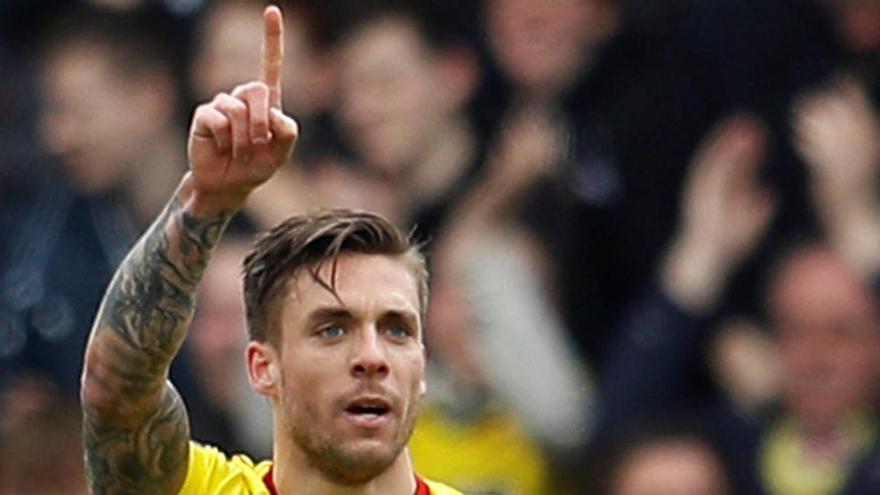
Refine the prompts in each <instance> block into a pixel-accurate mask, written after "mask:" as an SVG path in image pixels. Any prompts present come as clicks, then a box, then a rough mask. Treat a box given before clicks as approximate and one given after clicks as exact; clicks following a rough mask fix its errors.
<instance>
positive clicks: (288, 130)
mask: <svg viewBox="0 0 880 495" xmlns="http://www.w3.org/2000/svg"><path fill="white" fill-rule="evenodd" d="M269 129H270V130H271V131H272V142H271V144H270V150H271V153H272V156H273V157H274V158H275V159H276V161H277V162H278V163H284V162H286V161H287V160H289V159H290V156H291V154H292V153H293V146H294V144H296V140H297V138H298V137H299V124H297V123H296V120H294V119H293V118H292V117H290V116H289V115H285V114H284V113H283V112H282V111H281V110H279V109H277V108H272V109H271V110H270V112H269Z"/></svg>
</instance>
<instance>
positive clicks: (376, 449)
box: [82, 6, 458, 495]
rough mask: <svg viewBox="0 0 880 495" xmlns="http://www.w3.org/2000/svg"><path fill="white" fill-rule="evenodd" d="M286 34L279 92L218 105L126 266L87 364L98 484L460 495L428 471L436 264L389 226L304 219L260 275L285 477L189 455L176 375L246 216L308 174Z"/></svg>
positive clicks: (256, 378)
mask: <svg viewBox="0 0 880 495" xmlns="http://www.w3.org/2000/svg"><path fill="white" fill-rule="evenodd" d="M282 37H283V35H282V19H281V12H280V10H278V8H277V7H274V6H270V7H268V8H267V9H266V11H265V13H264V40H263V58H262V78H261V80H260V81H254V82H250V83H247V84H244V85H241V86H238V87H237V88H235V90H234V91H232V93H231V94H220V95H218V96H216V97H215V98H214V100H213V101H211V102H210V103H208V104H205V105H202V106H200V107H199V108H198V109H197V110H196V112H195V116H194V117H193V123H192V127H191V131H190V136H189V146H188V153H189V165H190V171H189V172H188V173H187V174H186V175H185V176H184V178H183V179H182V181H181V183H180V186H179V187H178V189H177V192H176V193H175V195H174V197H173V199H172V200H171V202H170V203H169V204H168V206H167V207H166V209H165V211H164V212H163V213H162V214H161V215H160V216H159V218H158V219H157V220H156V222H155V223H154V224H153V226H152V227H151V228H150V229H149V230H148V231H147V233H146V234H145V235H144V236H143V238H142V239H141V240H140V242H139V243H138V244H137V245H136V246H135V247H134V249H133V250H132V251H131V253H130V254H129V255H128V257H127V258H126V259H125V261H124V262H123V263H122V265H121V266H120V268H119V270H118V271H117V273H116V275H115V277H114V279H113V281H112V282H111V285H110V287H109V289H108V291H107V294H106V296H105V298H104V302H103V304H102V306H101V309H100V311H99V313H98V316H97V318H96V321H95V324H94V328H93V330H92V334H91V337H90V340H89V343H88V347H87V349H86V357H85V366H84V371H83V377H82V403H83V409H84V413H85V433H84V434H85V448H86V464H87V471H88V479H89V483H90V487H91V490H92V491H93V492H95V493H101V494H104V493H144V494H176V493H181V494H199V495H210V494H224V495H226V494H233V495H235V494H273V493H277V494H284V495H296V494H309V495H320V494H341V493H345V494H382V495H411V494H417V495H426V494H432V495H455V494H458V492H456V491H455V490H452V489H450V488H448V487H445V486H443V485H441V484H438V483H434V482H430V481H424V480H421V479H420V478H418V477H417V476H416V475H415V474H414V473H413V470H412V467H411V463H410V459H409V455H408V453H407V450H406V443H407V441H408V439H409V436H410V433H411V432H412V429H413V426H414V423H415V420H416V417H417V416H418V412H419V404H420V402H421V399H422V397H423V396H424V394H425V351H424V347H423V345H422V321H423V318H424V314H425V309H426V304H427V288H426V287H427V272H426V270H425V263H424V258H423V257H422V255H421V254H420V253H419V252H418V249H417V247H414V246H413V245H411V244H410V242H409V241H408V239H407V237H406V236H404V235H402V234H401V233H400V232H399V231H398V230H396V229H395V228H394V227H393V226H391V225H390V224H389V223H388V222H387V221H385V220H384V219H382V218H381V217H378V216H375V215H371V214H367V213H354V212H350V211H341V210H334V211H329V212H324V213H320V214H315V215H312V216H308V217H295V218H291V219H289V220H288V221H286V222H284V223H282V224H281V225H280V226H278V227H277V228H275V229H274V230H272V231H271V232H269V233H268V234H266V235H265V236H263V237H262V238H261V239H260V240H259V241H258V242H257V244H256V246H255V248H254V249H253V251H252V252H251V253H250V254H249V255H248V256H247V258H246V260H245V276H244V278H245V281H244V285H245V303H246V306H247V321H248V331H249V336H250V342H249V344H248V347H247V352H246V360H247V371H248V378H249V381H250V383H251V386H252V387H253V388H254V389H255V390H256V391H257V392H259V393H261V394H263V395H265V396H266V397H268V398H269V400H270V402H271V404H272V410H273V426H274V436H273V445H274V456H273V460H272V461H271V462H270V461H265V462H261V463H258V464H255V463H253V462H251V461H250V460H249V459H247V458H245V457H242V456H236V457H233V458H231V459H229V458H227V457H226V456H225V455H224V454H222V453H220V452H219V451H217V450H216V449H212V448H210V447H206V446H202V445H199V444H197V443H194V442H192V441H191V440H190V438H189V425H188V423H187V416H186V409H185V407H184V404H183V401H182V399H181V397H180V396H179V395H178V393H177V392H176V390H175V389H174V387H173V386H172V385H171V384H170V383H168V381H167V376H168V369H169V366H170V365H171V361H172V360H173V358H174V356H175V354H176V353H177V351H178V350H179V348H180V345H181V343H182V341H183V339H184V338H185V336H186V329H187V326H188V323H189V321H190V318H191V316H192V310H193V301H194V298H195V290H196V286H197V285H198V283H199V281H200V279H201V276H202V273H203V270H204V268H205V265H206V264H207V262H208V259H209V257H210V255H211V252H212V250H213V248H214V246H215V245H216V243H217V241H218V239H219V238H220V236H221V234H222V233H223V230H224V227H225V226H226V224H227V222H228V220H229V218H230V217H231V215H232V214H233V213H234V212H235V211H237V210H238V209H239V208H241V206H242V205H243V203H244V202H245V200H246V198H247V197H248V195H249V194H250V193H251V192H252V191H253V190H254V189H255V188H256V187H257V186H259V185H260V184H262V183H263V182H265V181H266V180H268V179H269V178H270V177H272V175H273V174H274V173H275V172H276V171H277V170H278V168H279V167H281V166H282V165H283V164H284V163H285V162H287V161H288V159H289V158H290V154H291V151H292V149H293V145H294V143H295V141H296V138H297V132H298V131H297V124H296V123H295V122H294V121H293V120H292V119H291V118H290V117H288V116H286V115H284V114H283V113H282V111H281V110H280V109H281V90H280V88H281V59H282V57H281V51H282V48H281V44H282Z"/></svg>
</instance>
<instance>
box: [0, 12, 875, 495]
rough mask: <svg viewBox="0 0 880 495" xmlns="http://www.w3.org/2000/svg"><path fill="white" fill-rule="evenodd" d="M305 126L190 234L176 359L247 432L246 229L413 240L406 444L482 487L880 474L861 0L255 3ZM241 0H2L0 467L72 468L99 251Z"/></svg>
mask: <svg viewBox="0 0 880 495" xmlns="http://www.w3.org/2000/svg"><path fill="white" fill-rule="evenodd" d="M277 3H279V4H280V6H281V7H282V10H284V12H285V21H286V23H287V26H286V58H287V60H286V62H285V75H284V85H285V88H284V91H285V107H286V108H285V110H287V111H288V112H289V113H291V114H292V115H294V116H295V117H296V118H297V119H298V121H299V122H300V126H301V129H302V133H301V134H302V138H301V141H300V143H299V145H298V148H297V150H296V153H295V156H294V158H293V160H292V163H291V164H290V166H288V167H286V168H284V169H283V170H282V171H281V172H280V173H279V175H278V176H277V177H276V178H274V179H273V181H271V182H270V183H269V184H267V185H266V186H264V187H263V188H262V189H260V190H259V191H258V192H257V193H255V195H254V196H253V197H252V199H251V201H250V202H249V204H248V206H247V207H246V209H245V211H243V212H242V213H241V214H240V215H239V216H238V217H237V218H236V219H235V220H234V222H233V225H232V226H231V228H230V231H229V234H228V235H227V236H226V238H224V241H223V242H222V243H221V245H220V247H219V249H218V253H217V255H216V256H215V258H214V259H213V260H212V261H211V264H210V267H209V271H208V273H207V275H206V278H205V280H204V283H203V284H202V289H201V292H200V295H199V298H200V303H199V306H198V310H197V315H196V318H195V321H194V323H193V326H192V329H191V332H190V336H189V338H188V341H187V344H186V346H185V348H184V350H183V352H182V354H181V356H180V357H179V358H178V360H177V362H176V364H175V367H174V369H173V377H172V378H173V380H174V381H175V383H176V384H177V386H178V388H179V389H180V390H181V393H182V395H183V397H185V399H186V400H187V407H188V409H189V412H190V415H191V423H192V427H193V435H194V437H195V438H196V439H197V440H199V441H202V442H206V443H211V444H215V445H218V446H220V447H221V448H223V449H225V450H227V451H231V452H246V453H248V454H250V455H252V456H256V457H260V456H268V455H270V454H271V452H270V449H271V445H270V440H271V431H270V428H271V422H270V421H269V411H268V407H267V406H265V404H264V403H263V401H262V400H260V399H259V398H258V397H256V396H255V395H254V393H253V392H251V391H250V390H249V389H248V386H247V384H246V381H245V379H244V366H243V352H242V351H243V349H244V345H245V340H244V339H245V332H244V318H243V307H242V302H241V294H240V282H239V270H240V268H239V266H240V263H241V260H242V257H243V255H244V253H245V252H246V250H247V249H248V246H249V244H250V242H251V239H252V238H253V235H254V234H255V233H256V232H258V231H260V230H262V229H266V228H269V227H271V226H272V225H274V224H275V223H276V222H278V221H279V220H281V219H283V218H285V217H286V216H288V215H291V214H295V213H298V212H303V211H307V210H311V209H314V208H319V207H326V206H345V207H352V208H362V209H369V210H373V211H377V212H380V213H382V214H384V215H386V216H387V217H388V218H390V219H392V220H393V221H394V222H395V223H396V224H398V225H399V226H400V227H401V228H403V229H407V230H410V231H412V232H413V235H414V236H415V237H416V238H418V239H419V240H422V241H424V242H427V243H428V244H427V252H428V256H429V261H430V264H431V268H432V273H433V279H432V286H431V291H432V304H431V308H430V312H429V315H428V321H427V325H426V340H427V346H428V351H429V361H430V378H429V396H428V399H427V401H426V404H425V407H424V413H423V416H422V419H421V421H420V423H419V426H418V428H417V431H416V433H415V435H414V437H413V439H412V442H411V449H412V452H413V457H414V462H415V464H416V468H417V470H418V472H420V473H421V474H422V475H423V476H426V477H429V478H436V479H440V480H444V481H446V482H448V483H449V484H451V485H453V486H456V487H458V488H460V489H462V490H464V491H465V492H468V493H480V494H495V495H541V494H550V495H552V494H562V495H566V494H598V495H606V494H607V495H734V494H744V495H752V494H767V495H860V494H865V495H876V494H878V493H880V447H878V445H880V443H878V442H880V440H878V434H880V429H878V427H880V423H878V415H877V405H878V385H880V307H878V297H880V189H878V183H877V176H878V168H880V113H878V109H880V107H878V104H880V1H877V0H479V1H478V0H446V1H440V0H409V1H404V0H399V1H398V0H384V1H383V0H358V1H353V0H349V1H346V0H283V1H279V2H277ZM263 4H264V2H259V1H249V0H214V1H208V0H79V1H74V0H2V1H0V72H2V77H0V232H2V234H0V397H2V399H0V494H2V495H12V494H35V495H42V494H62V493H63V494H78V493H85V483H84V480H83V472H82V471H83V469H82V450H81V448H80V447H79V443H80V441H79V437H80V434H79V430H80V426H79V412H78V411H79V407H78V404H77V401H78V383H79V375H80V366H81V358H82V352H83V349H84V346H85V339H86V337H87V335H88V332H89V326H90V322H91V320H92V318H93V315H94V314H95V312H96V310H97V305H98V303H99V301H100V298H101V296H102V294H103V291H104V288H105V287H106V285H107V283H108V282H109V278H110V277H111V275H112V273H113V270H114V269H115V267H116V266H117V265H118V263H119V262H120V261H121V259H122V257H123V256H124V255H125V253H126V252H127V250H128V249H129V248H130V247H131V245H132V244H133V243H134V241H135V240H136V238H137V237H138V235H139V234H140V233H141V232H142V231H143V230H144V229H145V228H146V226H147V225H148V224H149V223H150V222H151V220H152V219H153V218H154V217H155V216H156V215H157V214H158V213H159V211H160V210H161V208H162V207H163V205H164V203H165V202H166V201H167V199H168V198H169V197H170V195H171V193H172V190H173V188H174V187H175V185H176V184H177V181H178V179H179V177H180V176H181V174H182V173H183V172H184V170H185V169H186V159H185V150H184V147H185V140H186V126H187V123H188V120H189V118H190V115H191V112H192V110H193V109H194V108H195V106H196V105H197V103H198V102H201V101H205V100H208V99H210V98H211V97H212V95H213V94H215V93H217V92H219V91H230V90H231V89H232V88H233V87H234V86H235V85H236V84H238V83H240V82H243V81H246V80H249V79H252V78H255V77H257V76H258V70H259V60H260V59H259V50H260V47H259V44H260V34H259V33H260V30H261V17H260V12H261V10H262V7H263Z"/></svg>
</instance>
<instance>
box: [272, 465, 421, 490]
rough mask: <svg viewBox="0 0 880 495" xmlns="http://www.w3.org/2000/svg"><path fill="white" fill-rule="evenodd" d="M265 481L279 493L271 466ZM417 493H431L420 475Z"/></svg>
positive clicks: (417, 482) (417, 480)
mask: <svg viewBox="0 0 880 495" xmlns="http://www.w3.org/2000/svg"><path fill="white" fill-rule="evenodd" d="M263 483H265V485H266V489H267V490H269V495H278V489H277V488H275V480H274V479H273V478H272V468H271V467H270V468H269V472H268V473H266V476H263ZM415 495H431V489H430V488H428V485H426V484H425V482H424V481H422V479H421V478H419V477H418V476H416V493H415Z"/></svg>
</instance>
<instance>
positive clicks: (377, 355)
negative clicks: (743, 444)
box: [351, 329, 389, 378]
mask: <svg viewBox="0 0 880 495" xmlns="http://www.w3.org/2000/svg"><path fill="white" fill-rule="evenodd" d="M356 346H357V348H356V349H355V352H354V359H353V360H352V364H351V374H352V375H353V376H355V377H357V378H384V377H385V376H387V375H388V371H389V366H388V359H387V357H386V354H385V348H384V347H383V345H382V342H381V339H380V337H379V334H378V332H377V331H376V330H375V329H370V330H368V331H365V332H362V333H361V335H360V338H359V339H358V341H357V344H356Z"/></svg>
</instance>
